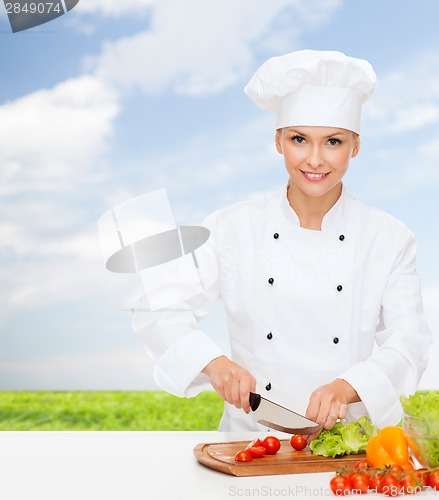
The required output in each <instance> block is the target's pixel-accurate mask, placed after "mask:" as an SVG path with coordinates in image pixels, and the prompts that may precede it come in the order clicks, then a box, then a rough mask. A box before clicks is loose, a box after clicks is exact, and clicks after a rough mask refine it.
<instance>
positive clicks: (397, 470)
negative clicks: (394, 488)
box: [387, 464, 404, 477]
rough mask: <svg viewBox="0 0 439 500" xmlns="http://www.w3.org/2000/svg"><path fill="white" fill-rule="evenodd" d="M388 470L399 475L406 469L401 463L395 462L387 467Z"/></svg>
mask: <svg viewBox="0 0 439 500" xmlns="http://www.w3.org/2000/svg"><path fill="white" fill-rule="evenodd" d="M387 472H389V473H390V474H393V475H394V476H395V477H398V476H399V475H401V472H404V469H403V468H402V467H401V465H397V464H393V465H391V466H390V467H389V468H388V469H387Z"/></svg>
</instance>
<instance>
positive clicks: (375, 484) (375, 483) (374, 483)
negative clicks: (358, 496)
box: [369, 474, 383, 493]
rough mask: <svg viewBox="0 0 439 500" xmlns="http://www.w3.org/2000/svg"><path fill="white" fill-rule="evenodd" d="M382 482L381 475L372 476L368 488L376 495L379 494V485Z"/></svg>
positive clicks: (380, 486) (380, 488) (380, 487)
mask: <svg viewBox="0 0 439 500" xmlns="http://www.w3.org/2000/svg"><path fill="white" fill-rule="evenodd" d="M382 480H383V476H382V475H381V474H375V475H374V476H372V477H371V478H370V482H369V488H370V489H371V490H373V491H376V492H377V493H381V492H382V490H383V487H382V484H381V483H382Z"/></svg>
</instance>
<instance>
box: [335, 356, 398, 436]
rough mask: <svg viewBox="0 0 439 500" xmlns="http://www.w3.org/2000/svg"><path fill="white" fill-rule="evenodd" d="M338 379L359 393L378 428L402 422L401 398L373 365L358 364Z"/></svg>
mask: <svg viewBox="0 0 439 500" xmlns="http://www.w3.org/2000/svg"><path fill="white" fill-rule="evenodd" d="M337 378H341V379H343V380H345V381H346V382H348V383H349V384H350V385H351V386H352V387H353V388H354V389H355V390H356V391H357V394H358V396H359V397H360V399H361V401H362V402H363V404H364V406H365V408H366V410H367V413H368V415H369V418H370V419H371V421H372V422H373V424H374V425H376V426H377V427H384V426H386V425H396V424H397V423H398V422H399V421H400V420H401V418H402V413H403V411H402V407H401V404H400V402H399V396H398V394H397V393H396V391H395V388H394V387H393V385H392V384H391V382H390V380H389V379H388V378H387V377H386V376H385V374H383V372H382V371H381V370H380V369H379V367H377V366H376V365H374V364H373V363H370V362H361V363H358V364H356V365H355V366H353V367H351V368H349V369H348V370H346V371H345V372H343V373H341V374H340V375H338V377H337ZM378 391H379V393H380V397H379V398H378V397H377V392H378Z"/></svg>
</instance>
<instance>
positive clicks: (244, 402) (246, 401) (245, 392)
mask: <svg viewBox="0 0 439 500" xmlns="http://www.w3.org/2000/svg"><path fill="white" fill-rule="evenodd" d="M240 391H241V407H242V409H243V410H244V411H245V413H250V391H251V392H255V391H256V380H255V378H254V377H253V376H252V375H250V374H248V375H247V377H245V378H244V379H243V380H241V384H240Z"/></svg>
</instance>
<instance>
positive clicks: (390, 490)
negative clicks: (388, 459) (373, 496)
mask: <svg viewBox="0 0 439 500" xmlns="http://www.w3.org/2000/svg"><path fill="white" fill-rule="evenodd" d="M400 489H401V486H400V484H399V481H398V479H396V477H395V476H394V475H393V474H385V475H384V476H383V479H382V480H381V492H382V493H383V494H384V495H386V496H388V497H396V496H397V495H398V494H399V491H400Z"/></svg>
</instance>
